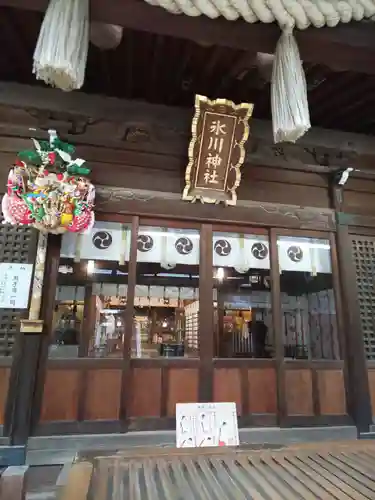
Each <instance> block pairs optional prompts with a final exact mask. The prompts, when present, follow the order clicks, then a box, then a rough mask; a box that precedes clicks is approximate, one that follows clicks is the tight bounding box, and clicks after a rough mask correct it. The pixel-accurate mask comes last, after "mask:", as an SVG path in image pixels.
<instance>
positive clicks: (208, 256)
mask: <svg viewBox="0 0 375 500" xmlns="http://www.w3.org/2000/svg"><path fill="white" fill-rule="evenodd" d="M199 271H200V272H199V357H200V365H199V401H201V402H210V401H212V399H213V375H214V369H213V357H214V305H213V288H214V280H213V257H212V225H210V224H203V226H202V228H201V235H200V269H199Z"/></svg>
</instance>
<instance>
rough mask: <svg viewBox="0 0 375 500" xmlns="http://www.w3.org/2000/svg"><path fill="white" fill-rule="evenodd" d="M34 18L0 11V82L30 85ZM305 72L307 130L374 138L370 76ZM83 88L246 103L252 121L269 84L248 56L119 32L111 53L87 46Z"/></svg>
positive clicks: (154, 98)
mask: <svg viewBox="0 0 375 500" xmlns="http://www.w3.org/2000/svg"><path fill="white" fill-rule="evenodd" d="M41 20H42V14H41V13H39V12H32V11H26V10H18V9H12V8H9V7H1V8H0V44H1V45H0V46H1V50H0V63H1V64H0V80H3V81H16V82H19V83H25V84H35V85H36V84H38V83H37V82H36V81H35V77H34V75H33V74H32V56H33V50H34V47H35V44H36V40H37V36H38V32H39V28H40V25H41ZM332 29H334V28H332ZM305 72H306V77H307V83H308V95H309V105H310V113H311V120H312V124H313V125H314V126H319V127H325V128H333V129H337V130H343V131H350V132H358V133H364V134H370V135H374V134H375V75H365V74H360V73H353V72H348V71H346V72H333V71H331V70H329V69H328V68H326V67H324V66H320V65H314V64H305ZM39 84H40V83H39ZM83 91H85V92H87V93H95V94H102V95H108V96H116V97H123V98H127V99H138V100H144V101H148V102H152V103H160V104H167V105H171V106H182V107H192V106H193V105H194V95H195V94H196V93H200V94H204V95H207V96H209V97H211V98H216V97H225V98H229V99H232V100H234V101H235V102H241V101H248V102H253V103H254V104H255V108H254V117H255V118H260V119H270V117H271V110H270V85H269V83H268V82H267V81H266V80H265V79H264V78H263V77H262V76H261V74H260V71H259V69H258V67H257V65H256V63H255V54H254V53H249V52H246V51H240V50H235V49H231V48H225V47H217V46H213V45H211V46H210V45H202V44H198V43H194V42H192V41H189V40H184V39H177V38H171V37H168V36H163V35H156V34H152V33H147V32H138V31H131V30H124V36H123V39H122V42H121V44H120V46H119V47H118V48H117V49H116V50H109V51H101V50H99V49H97V48H96V47H94V46H92V45H90V50H89V57H88V64H87V71H86V82H85V85H84V88H83Z"/></svg>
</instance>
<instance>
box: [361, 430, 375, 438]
mask: <svg viewBox="0 0 375 500" xmlns="http://www.w3.org/2000/svg"><path fill="white" fill-rule="evenodd" d="M359 439H375V432H373V431H372V432H361V433H360V435H359Z"/></svg>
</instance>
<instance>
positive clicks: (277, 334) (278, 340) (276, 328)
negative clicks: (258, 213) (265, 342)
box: [270, 229, 287, 425]
mask: <svg viewBox="0 0 375 500" xmlns="http://www.w3.org/2000/svg"><path fill="white" fill-rule="evenodd" d="M270 259H271V300H272V323H273V325H272V326H273V335H274V342H275V358H276V388H277V420H278V423H279V425H282V424H283V421H284V420H285V418H286V416H287V415H286V413H287V412H286V396H285V364H284V340H283V337H282V334H283V328H282V310H281V295H280V266H279V255H278V250H277V232H276V229H271V231H270Z"/></svg>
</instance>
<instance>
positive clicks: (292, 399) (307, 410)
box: [285, 369, 314, 415]
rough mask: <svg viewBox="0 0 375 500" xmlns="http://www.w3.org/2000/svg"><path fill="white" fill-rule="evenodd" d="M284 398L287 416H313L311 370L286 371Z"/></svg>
mask: <svg viewBox="0 0 375 500" xmlns="http://www.w3.org/2000/svg"><path fill="white" fill-rule="evenodd" d="M285 396H286V407H287V413H288V415H313V414H314V407H313V395H312V374H311V370H309V369H298V370H286V372H285Z"/></svg>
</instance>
